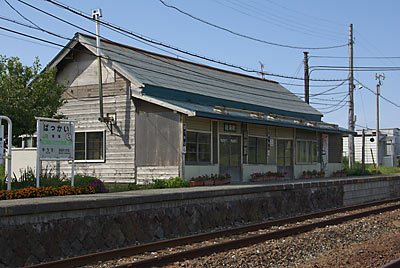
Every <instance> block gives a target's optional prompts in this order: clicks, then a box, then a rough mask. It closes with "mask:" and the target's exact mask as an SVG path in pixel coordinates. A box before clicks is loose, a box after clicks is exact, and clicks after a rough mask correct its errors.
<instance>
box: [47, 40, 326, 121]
mask: <svg viewBox="0 0 400 268" xmlns="http://www.w3.org/2000/svg"><path fill="white" fill-rule="evenodd" d="M76 40H77V41H78V42H79V43H81V44H82V45H83V46H85V47H86V48H87V49H88V50H90V51H92V52H93V53H95V51H96V40H95V38H94V37H92V36H88V35H83V34H80V33H78V34H76ZM101 53H102V57H103V59H104V60H105V61H109V62H112V65H113V67H114V68H116V69H117V71H119V72H120V73H122V74H123V75H124V76H126V78H127V79H129V80H131V82H132V83H133V84H135V85H137V86H138V87H140V86H141V94H143V95H147V96H152V94H153V89H154V88H157V89H166V91H165V92H166V93H165V96H163V97H164V98H168V95H169V94H170V90H173V91H175V92H179V93H185V94H189V95H193V94H197V95H199V96H203V97H207V98H209V99H218V100H223V101H224V103H225V104H228V105H229V104H230V103H231V104H233V105H236V106H237V105H239V104H245V105H246V108H249V106H254V107H250V109H249V110H255V111H258V110H260V109H261V110H262V111H261V112H265V111H266V110H265V109H270V110H271V111H273V112H274V113H276V114H284V115H289V116H293V117H299V118H305V119H309V120H314V121H320V120H321V117H322V114H321V113H320V112H318V111H317V110H316V109H314V108H313V107H312V106H310V105H308V104H306V103H305V102H304V101H302V100H301V99H300V98H299V97H297V96H296V95H294V94H293V93H292V92H290V91H289V90H288V89H286V88H284V87H283V86H281V85H280V84H279V83H277V82H275V81H270V80H265V79H261V78H257V77H253V76H249V75H244V74H239V73H235V72H231V71H226V70H221V69H217V68H214V67H210V66H206V65H201V64H197V63H193V62H189V61H185V60H181V59H176V58H172V57H169V56H164V55H160V54H156V53H152V52H148V51H144V50H141V49H137V48H133V47H129V46H125V45H122V44H118V43H113V42H110V41H103V40H102V43H101ZM61 54H63V53H61V52H60V53H59V55H61ZM64 54H65V53H64ZM53 62H54V63H56V62H58V61H55V60H53ZM168 90H169V91H168ZM161 91H162V90H161ZM161 91H160V90H158V92H157V94H158V95H157V97H160V96H159V94H160V92H161ZM203 99H204V98H203ZM191 101H193V100H191ZM200 104H204V103H200Z"/></svg>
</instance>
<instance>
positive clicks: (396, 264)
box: [380, 258, 400, 268]
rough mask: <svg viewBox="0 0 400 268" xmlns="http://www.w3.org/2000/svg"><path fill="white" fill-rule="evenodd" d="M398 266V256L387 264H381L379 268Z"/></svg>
mask: <svg viewBox="0 0 400 268" xmlns="http://www.w3.org/2000/svg"><path fill="white" fill-rule="evenodd" d="M398 267H400V258H399V259H397V260H394V261H392V262H390V263H388V264H385V265H383V266H381V267H380V268H398Z"/></svg>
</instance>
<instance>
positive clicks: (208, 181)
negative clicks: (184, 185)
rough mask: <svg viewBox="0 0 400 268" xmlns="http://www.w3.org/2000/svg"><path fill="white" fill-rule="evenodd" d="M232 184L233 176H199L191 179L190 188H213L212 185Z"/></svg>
mask: <svg viewBox="0 0 400 268" xmlns="http://www.w3.org/2000/svg"><path fill="white" fill-rule="evenodd" d="M229 183H231V176H230V175H229V174H226V175H216V174H211V175H210V176H208V175H203V176H198V177H194V178H191V179H190V186H191V187H196V186H211V185H224V184H229Z"/></svg>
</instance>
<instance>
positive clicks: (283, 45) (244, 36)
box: [159, 0, 348, 50]
mask: <svg viewBox="0 0 400 268" xmlns="http://www.w3.org/2000/svg"><path fill="white" fill-rule="evenodd" d="M159 1H160V2H161V3H162V4H163V5H164V6H166V7H168V8H172V9H175V10H177V11H178V12H180V13H182V14H184V15H186V16H188V17H190V18H192V19H194V20H197V21H200V22H202V23H204V24H207V25H209V26H211V27H214V28H217V29H220V30H223V31H225V32H228V33H231V34H233V35H236V36H239V37H242V38H245V39H249V40H252V41H256V42H259V43H263V44H267V45H272V46H278V47H286V48H292V49H309V50H316V49H319V50H322V49H333V48H340V47H345V46H347V45H348V44H344V45H337V46H329V47H300V46H291V45H285V44H278V43H274V42H270V41H266V40H262V39H259V38H255V37H251V36H248V35H245V34H241V33H238V32H235V31H232V30H230V29H228V28H225V27H222V26H218V25H216V24H214V23H211V22H208V21H206V20H203V19H200V18H198V17H195V16H193V15H192V14H190V13H188V12H185V11H183V10H181V9H179V8H178V7H176V6H173V5H168V4H166V3H165V2H164V1H163V0H159Z"/></svg>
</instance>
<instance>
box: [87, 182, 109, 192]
mask: <svg viewBox="0 0 400 268" xmlns="http://www.w3.org/2000/svg"><path fill="white" fill-rule="evenodd" d="M89 186H92V187H93V188H94V190H95V192H96V193H108V192H109V190H108V189H107V188H106V187H105V186H104V183H103V182H102V181H101V180H98V179H96V181H91V182H89Z"/></svg>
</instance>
